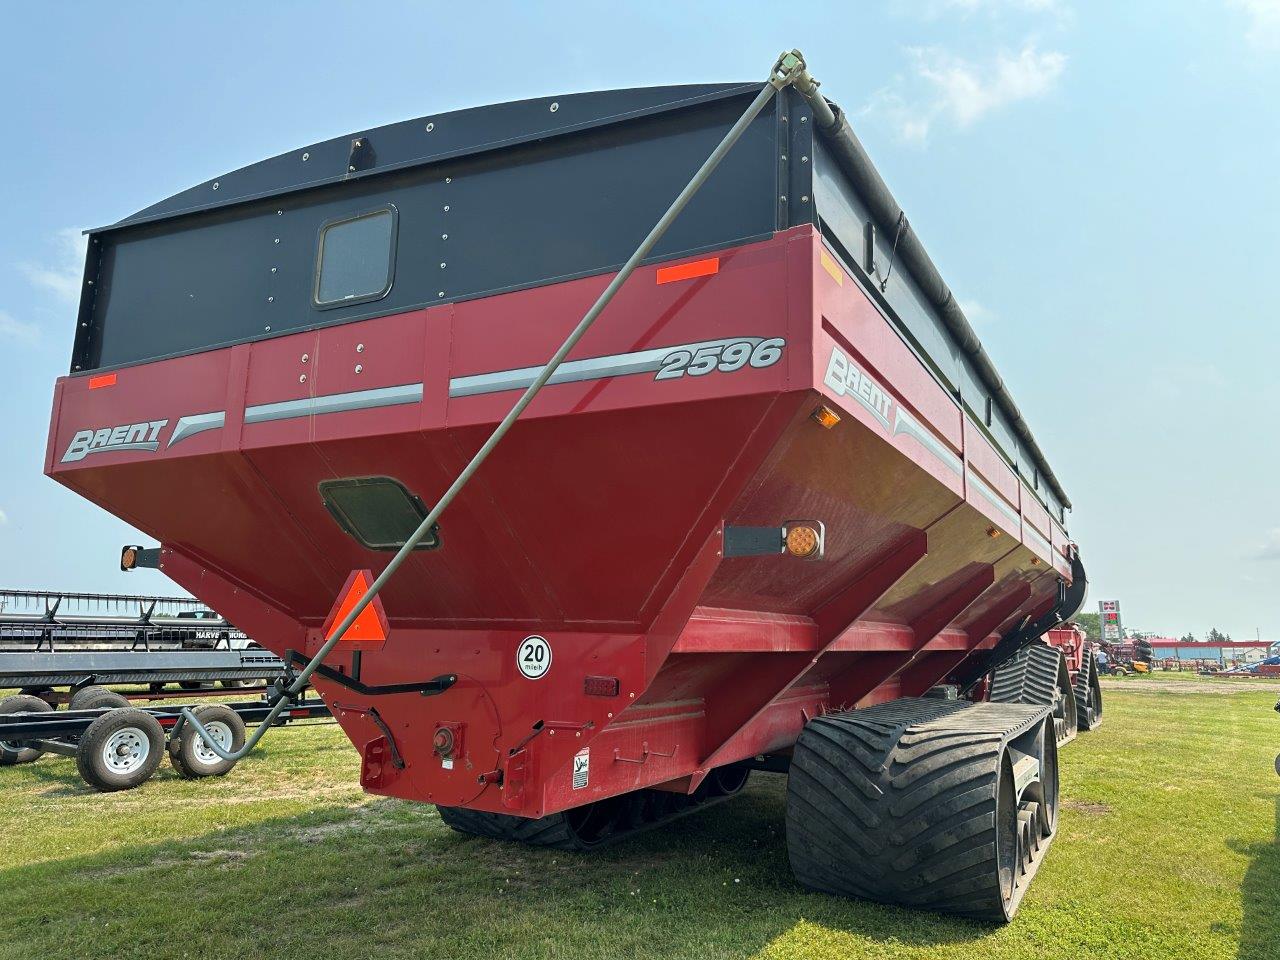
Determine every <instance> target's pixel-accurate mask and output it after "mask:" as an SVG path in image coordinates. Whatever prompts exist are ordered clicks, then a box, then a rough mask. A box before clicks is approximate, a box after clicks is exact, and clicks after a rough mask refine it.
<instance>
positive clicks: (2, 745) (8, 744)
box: [0, 740, 26, 753]
mask: <svg viewBox="0 0 1280 960" xmlns="http://www.w3.org/2000/svg"><path fill="white" fill-rule="evenodd" d="M25 749H26V747H25V746H24V745H23V744H21V743H15V742H13V741H12V740H0V751H3V752H5V753H21V752H22V751H23V750H25Z"/></svg>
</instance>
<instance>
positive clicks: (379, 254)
mask: <svg viewBox="0 0 1280 960" xmlns="http://www.w3.org/2000/svg"><path fill="white" fill-rule="evenodd" d="M394 239H395V214H394V213H392V211H390V210H379V211H377V212H376V213H370V214H366V215H365V216H362V217H356V218H355V219H353V220H342V221H339V222H338V223H331V224H329V225H328V226H327V227H325V228H324V229H323V230H322V231H321V232H320V256H319V276H318V277H317V278H316V304H317V305H319V306H329V305H332V304H338V303H350V302H351V301H353V300H369V299H375V298H377V297H381V296H383V295H385V294H386V292H387V291H388V290H390V289H391V264H392V262H393V256H394V253H395V251H394V249H393V245H394Z"/></svg>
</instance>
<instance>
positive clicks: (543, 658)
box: [516, 637, 551, 680]
mask: <svg viewBox="0 0 1280 960" xmlns="http://www.w3.org/2000/svg"><path fill="white" fill-rule="evenodd" d="M516 666H517V667H519V668H520V672H521V673H522V674H524V676H526V677H527V678H529V679H530V680H539V679H541V678H542V677H545V676H546V675H547V671H548V670H550V669H551V644H549V643H547V640H546V638H545V637H525V638H524V639H523V640H521V641H520V646H519V647H517V648H516Z"/></svg>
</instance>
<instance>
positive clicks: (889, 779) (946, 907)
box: [787, 698, 1057, 923]
mask: <svg viewBox="0 0 1280 960" xmlns="http://www.w3.org/2000/svg"><path fill="white" fill-rule="evenodd" d="M1046 735H1047V736H1046ZM1056 818H1057V749H1056V741H1055V739H1054V736H1053V725H1052V722H1051V721H1050V719H1049V711H1048V709H1047V708H1045V707H1034V706H1029V705H1021V704H991V703H985V704H971V703H968V702H965V701H939V700H934V699H924V698H915V699H907V700H898V701H892V702H890V703H886V704H881V705H879V706H876V707H870V708H868V709H866V710H859V711H855V712H852V713H844V714H831V715H828V716H825V717H819V718H817V719H815V720H813V721H811V722H810V723H809V724H808V726H806V727H805V728H804V731H803V732H802V733H801V735H800V739H799V741H798V742H797V744H796V748H795V753H794V755H793V756H792V760H791V774H790V777H789V779H788V784H787V852H788V856H789V858H790V860H791V868H792V870H793V871H794V873H795V876H796V879H797V880H798V881H799V882H800V883H801V884H802V885H804V886H806V887H808V888H810V889H812V890H818V891H821V892H824V893H832V894H837V895H840V896H848V897H859V898H862V899H866V900H877V901H880V902H882V903H893V904H901V905H904V906H911V907H920V908H924V909H929V910H939V911H944V912H947V913H956V914H961V915H964V916H970V917H976V918H979V919H983V920H989V921H995V922H1000V923H1003V922H1006V921H1008V920H1010V919H1012V917H1013V915H1014V914H1015V913H1016V912H1017V909H1018V905H1019V903H1020V902H1021V901H1022V896H1023V894H1024V892H1025V891H1026V888H1027V886H1028V884H1029V883H1030V881H1031V878H1032V877H1033V876H1034V874H1035V872H1036V869H1037V868H1038V867H1039V864H1040V861H1041V859H1042V858H1043V856H1044V853H1045V851H1046V850H1047V849H1048V847H1049V844H1050V842H1051V841H1052V839H1053V835H1054V828H1055V825H1056Z"/></svg>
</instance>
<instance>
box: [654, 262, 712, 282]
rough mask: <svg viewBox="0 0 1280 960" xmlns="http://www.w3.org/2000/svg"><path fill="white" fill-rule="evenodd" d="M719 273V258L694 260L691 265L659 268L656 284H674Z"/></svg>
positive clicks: (681, 264)
mask: <svg viewBox="0 0 1280 960" xmlns="http://www.w3.org/2000/svg"><path fill="white" fill-rule="evenodd" d="M719 272H720V258H719V257H711V258H710V259H709V260H695V261H693V263H678V264H676V265H675V266H674V267H659V268H658V282H659V283H674V282H675V281H677V280H692V279H693V278H694V277H709V276H712V275H713V274H716V273H719Z"/></svg>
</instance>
